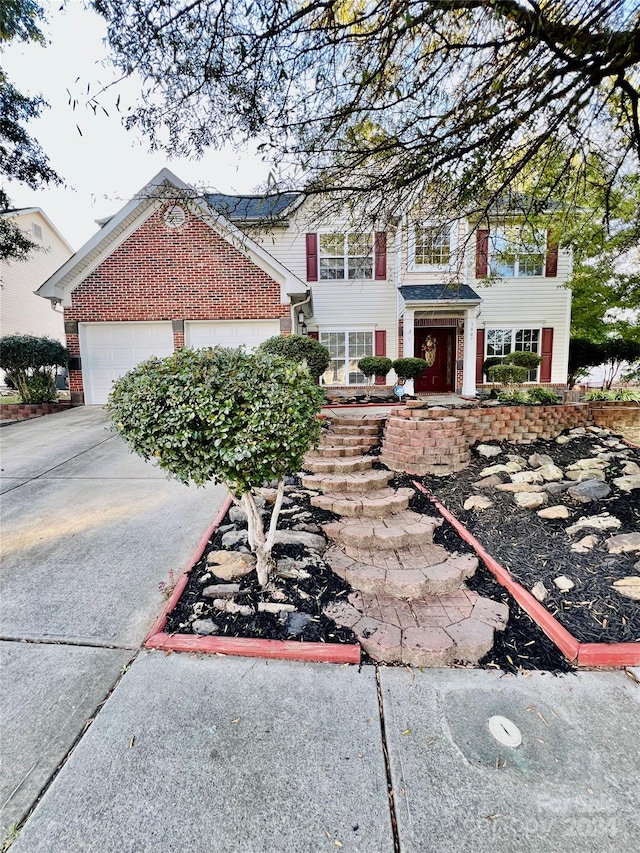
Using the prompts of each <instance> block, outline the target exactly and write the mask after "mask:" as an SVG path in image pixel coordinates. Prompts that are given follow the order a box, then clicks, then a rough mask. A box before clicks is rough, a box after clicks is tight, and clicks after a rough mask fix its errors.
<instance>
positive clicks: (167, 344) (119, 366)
mask: <svg viewBox="0 0 640 853" xmlns="http://www.w3.org/2000/svg"><path fill="white" fill-rule="evenodd" d="M79 330H80V354H81V357H82V378H83V383H84V396H85V402H86V403H87V405H103V404H104V403H106V402H107V397H108V396H109V392H110V391H111V386H112V385H113V383H114V381H115V380H116V379H118V378H119V377H120V376H123V375H124V374H125V373H127V372H128V371H129V370H131V369H132V368H134V367H135V366H136V365H137V364H139V363H140V362H141V361H145V360H146V359H148V358H151V357H152V356H158V357H160V358H162V357H163V356H167V355H171V353H172V352H173V332H172V330H171V323H80V325H79Z"/></svg>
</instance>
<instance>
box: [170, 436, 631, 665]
mask: <svg viewBox="0 0 640 853" xmlns="http://www.w3.org/2000/svg"><path fill="white" fill-rule="evenodd" d="M593 443H594V439H592V438H590V437H585V438H575V439H573V440H572V441H571V443H569V444H566V445H558V444H556V443H555V442H554V441H550V442H549V441H538V442H535V443H534V444H528V445H526V446H522V445H515V444H511V443H508V442H504V443H502V444H501V447H502V449H503V452H504V453H505V454H506V453H514V454H519V455H521V456H524V457H525V458H526V457H527V456H529V455H530V454H532V453H534V452H537V453H547V454H549V455H550V456H552V457H553V458H554V460H555V461H556V463H557V464H558V465H560V466H562V467H564V466H566V465H569V464H571V463H572V462H575V461H577V460H578V459H581V458H584V457H589V456H590V455H591V453H590V450H591V448H592V446H593ZM378 452H379V450H377V449H376V450H374V451H372V453H373V455H376V454H377V453H378ZM629 458H633V459H634V460H635V461H638V460H639V459H640V454H638V453H634V454H633V455H631V456H630V457H629ZM500 461H506V457H495V458H492V459H486V458H484V457H480V456H478V454H477V453H473V454H472V462H471V466H470V467H469V469H467V470H465V471H463V472H462V473H460V474H458V475H456V476H455V477H446V478H439V477H429V476H426V477H420V478H417V477H412V476H409V475H404V474H401V475H397V476H396V477H395V478H394V480H393V481H392V485H394V486H395V487H396V488H397V487H400V486H406V485H411V483H412V481H413V480H419V481H421V482H422V483H423V484H424V485H425V487H426V488H428V489H429V490H430V491H431V492H432V493H433V494H435V495H436V497H437V498H438V499H439V500H440V501H441V502H442V503H443V504H444V505H445V506H446V507H447V509H449V510H450V511H451V512H453V514H454V515H456V516H457V517H458V518H459V520H460V521H461V522H462V523H463V524H464V525H465V526H466V527H467V528H468V529H469V530H470V531H471V532H472V533H473V534H474V536H476V538H477V539H478V540H479V541H480V542H481V543H482V544H483V545H484V546H485V548H486V549H487V550H488V551H489V552H490V553H491V554H492V555H493V556H494V557H495V558H496V559H497V560H498V562H500V563H501V564H502V565H503V566H504V567H505V568H506V569H508V570H509V571H511V572H512V574H513V575H514V577H516V579H517V580H519V581H520V582H521V583H522V584H523V586H525V587H527V588H531V586H533V584H534V583H535V582H536V581H538V580H542V581H544V583H545V586H546V587H547V589H548V590H550V595H549V598H548V599H547V600H546V601H545V606H546V607H548V609H549V610H550V612H551V613H552V614H553V615H554V616H556V618H557V619H558V620H559V621H560V622H561V623H562V624H563V625H565V627H566V628H567V629H568V630H569V631H570V632H571V633H572V634H573V635H574V636H575V637H576V638H577V639H578V640H580V641H582V642H633V641H637V640H638V639H639V638H640V604H638V603H636V602H633V601H631V600H629V599H625V598H623V597H622V596H620V595H619V594H618V593H617V592H615V591H614V590H612V589H611V583H612V582H613V580H615V579H616V578H619V577H624V576H626V575H630V574H633V573H634V569H633V565H634V562H635V561H636V560H637V557H634V556H631V555H629V554H626V555H625V554H621V555H609V554H608V553H607V552H606V551H605V550H604V549H603V548H601V547H600V548H596V549H595V550H594V551H593V552H591V553H589V554H576V553H574V552H572V551H571V550H570V549H569V545H570V543H571V541H572V540H571V539H570V538H569V537H568V535H567V534H566V533H565V532H564V527H565V526H567V525H568V524H569V523H571V522H570V521H564V522H562V521H554V520H544V519H540V518H539V517H538V516H537V515H536V514H535V512H532V511H529V510H523V509H519V508H518V507H517V506H516V505H515V503H514V501H513V497H512V495H510V494H507V493H501V492H496V491H492V492H491V493H490V496H491V499H492V500H495V505H494V507H493V508H492V509H489V510H484V511H482V512H467V511H465V510H464V509H463V503H464V501H465V499H466V498H467V497H468V496H469V495H470V494H474V493H475V492H474V490H473V488H472V483H473V482H475V481H476V480H478V479H479V471H480V470H481V469H482V468H484V467H487V466H489V465H492V464H496V463H499V462H500ZM379 464H380V463H378V462H377V461H376V462H374V467H379ZM620 464H621V463H620ZM620 464H619V463H618V462H617V461H616V462H614V463H612V464H611V466H610V470H609V471H608V472H607V481H608V482H609V483H610V481H611V479H612V478H613V477H614V476H618V474H619V473H620V472H619V468H620ZM298 488H299V481H298V480H296V479H295V478H290V486H289V488H288V492H289V494H291V493H293V498H294V501H295V504H297V505H298V506H299V507H300V508H301V509H302V510H303V511H305V512H307V513H310V515H309V516H308V517H307V518H305V523H307V524H318V525H319V524H323V523H326V522H328V521H330V520H333V519H335V518H337V516H335V515H334V514H333V513H330V512H326V511H324V510H319V509H316V508H315V507H312V506H311V505H310V503H309V497H308V495H303V493H301V492H297V489H298ZM485 494H488V493H486V492H485ZM561 502H566V503H570V501H569V499H568V498H567V497H566V496H565V495H562V496H559V497H558V498H556V499H554V500H553V501H552V503H561ZM571 508H572V510H575V512H574V516H573V519H572V520H575V519H576V518H577V517H578V516H581V515H591V514H597V513H602V512H603V511H607V512H609V513H610V514H612V515H615V516H616V517H617V518H619V519H620V521H621V522H622V526H621V528H620V529H619V530H616V531H612V532H613V533H625V532H633V531H635V530H638V529H639V528H640V523H639V522H640V502H639V501H638V498H637V493H634V492H632V493H630V494H629V493H621V492H620V491H619V490H618V489H616V488H615V487H613V491H612V494H611V496H610V497H609V498H607V499H605V500H600V501H597V502H596V503H593V504H587V505H580V506H572V507H571ZM411 509H413V510H415V511H418V512H425V513H426V514H428V515H435V514H436V511H435V509H434V507H433V505H432V504H431V502H430V501H429V499H428V498H427V497H426V496H424V495H423V494H421V493H419V492H416V494H415V496H414V498H413V500H412V502H411ZM268 517H269V507H267V514H266V518H267V519H268ZM228 523H229V517H228V516H227V517H226V518H225V519H224V521H223V522H222V524H221V528H222V530H220V529H219V530H218V531H216V532H215V534H214V535H213V537H212V539H211V540H210V542H209V544H208V546H207V547H206V549H205V552H204V554H203V556H202V558H201V559H200V561H199V562H198V563H197V565H196V566H195V567H194V568H193V570H192V571H191V573H190V577H189V581H188V584H187V586H186V588H185V590H184V592H183V594H182V596H181V598H180V601H179V602H178V604H177V606H176V607H175V608H174V610H173V611H172V612H171V613H170V614H169V616H168V618H167V624H166V627H165V629H164V630H165V632H166V633H178V634H192V633H193V631H192V628H191V618H192V616H193V613H194V607H196V609H197V610H198V611H199V613H198V615H199V617H200V618H213V620H214V621H215V623H216V625H217V626H218V636H227V637H250V638H256V639H274V640H291V639H298V640H301V641H306V642H319V643H323V642H325V643H355V642H356V638H355V636H354V634H353V632H352V631H351V630H349V629H346V628H339V627H338V626H336V625H335V623H334V622H333V621H331V620H329V619H327V618H326V617H325V616H324V615H323V614H322V609H323V607H324V606H325V605H326V604H328V603H329V602H331V601H333V600H335V599H336V598H340V597H341V596H344V597H346V596H347V595H348V593H349V592H351V588H350V587H349V586H348V585H347V584H345V583H344V581H342V580H341V579H340V578H338V577H337V576H336V575H334V574H333V572H331V570H330V569H329V568H328V566H326V564H325V563H324V562H323V561H322V560H318V561H317V563H318V564H317V566H315V567H310V566H308V565H307V566H305V568H306V569H307V571H309V572H310V573H311V577H310V578H309V579H306V580H302V581H297V580H296V581H294V580H285V579H278V581H277V586H278V588H279V589H280V590H281V591H282V592H283V593H284V594H285V596H286V600H287V601H288V602H290V603H292V604H294V605H295V607H296V609H297V610H298V611H299V612H300V613H305V614H309V615H310V616H311V617H312V621H310V622H309V624H308V625H307V626H306V627H305V628H304V630H303V631H302V632H301V633H299V634H298V635H297V636H295V637H292V636H291V633H290V632H289V629H288V626H287V623H286V621H285V620H283V619H281V618H280V617H279V616H278V615H275V614H269V613H258V612H256V613H255V614H254V615H252V616H242V615H236V614H228V613H220V612H217V611H213V610H212V607H211V600H210V599H206V598H204V597H203V596H202V590H203V589H204V588H205V587H206V586H207V585H208V584H210V583H213V582H215V578H212V577H211V576H209V577H205V578H203V576H204V575H205V574H206V573H207V570H208V567H207V555H208V554H209V553H210V552H211V551H215V550H220V548H221V540H222V536H223V532H224V528H225V525H227V524H228ZM295 523H296V522H295V520H293V519H291V517H290V516H287V515H284V516H281V520H280V524H279V527H280V528H281V529H288V528H292V527H293V526H294V524H295ZM236 526H239V525H236ZM588 532H589V531H585V534H586V533H588ZM606 535H609V534H606ZM606 535H604V536H603V535H602V534H600V536H601V539H602V538H606ZM575 538H580V537H575ZM434 541H435V542H436V543H438V544H441V545H443V546H444V547H446V548H447V549H448V550H449V551H458V552H461V553H462V552H470V551H472V549H471V547H470V546H469V545H468V544H467V543H466V542H464V541H463V540H462V539H461V538H460V537H459V535H458V533H457V532H456V531H455V529H454V528H453V527H452V526H451V525H450V524H448V523H447V522H446V521H445V522H444V523H443V525H442V526H441V527H440V528H439V529H438V530H437V531H436V533H435V535H434ZM285 556H286V557H289V558H291V559H293V560H295V561H300V563H301V564H303V563H304V561H305V560H306V559H307V558H308V557H309V552H308V551H306V549H305V548H303V547H301V546H297V545H286V546H276V547H275V548H274V557H275V559H276V560H277V559H281V558H283V557H285ZM560 574H566V575H568V576H569V577H570V578H571V579H572V580H573V581H574V582H575V584H576V586H575V588H574V589H573V590H571V591H570V592H568V593H567V592H564V593H562V592H560V591H559V590H557V589H556V588H555V586H554V585H553V582H552V581H553V578H555V577H557V576H558V575H560ZM466 583H467V586H468V587H469V588H470V589H473V590H475V591H476V592H478V593H479V594H481V595H483V596H486V597H488V598H492V599H494V600H497V601H502V602H504V603H505V604H507V606H508V607H509V612H510V617H509V623H508V625H507V627H506V630H505V631H504V632H497V633H496V642H495V645H494V648H493V649H492V650H491V651H490V652H489V653H488V654H487V655H486V656H485V657H484V658H483V659H482V660H481V661H480V662H479V664H478V666H479V667H482V668H495V669H502V670H504V671H506V672H526V671H528V670H546V671H550V672H554V673H559V672H570V671H572V670H573V667H572V666H571V664H569V663H568V661H567V660H566V659H565V658H564V656H563V655H562V653H561V652H560V651H559V649H558V648H557V647H556V646H555V644H554V643H553V642H552V641H551V640H549V639H548V638H547V637H546V635H545V634H544V633H543V632H542V630H541V629H540V628H539V627H538V626H537V625H536V624H535V622H534V621H533V620H532V619H531V617H530V616H528V614H527V613H525V612H524V611H523V610H522V609H521V608H520V606H519V605H518V604H517V603H516V602H515V601H514V600H513V598H512V597H511V596H510V595H509V593H508V592H507V591H506V590H505V589H504V588H503V587H502V586H500V584H498V583H497V581H496V580H495V578H494V577H493V575H492V574H491V573H490V572H489V571H488V569H487V568H486V567H485V566H484V564H483V563H482V562H481V563H480V566H479V568H478V571H477V572H476V574H475V575H474V577H473V578H470V579H469V580H468V581H467V582H466ZM242 587H243V589H246V590H247V592H246V593H245V594H243V595H242V596H239V597H237V598H236V599H235V600H236V601H237V602H238V603H239V604H250V605H252V606H253V607H254V608H255V607H256V606H257V604H258V602H260V601H265V600H270V597H269V595H268V594H265V593H264V591H263V590H261V589H260V588H259V587H258V583H257V578H256V576H255V573H252V574H250V575H248V576H247V577H246V578H244V580H243V581H242ZM362 658H363V662H364V663H371V662H372V661H371V660H370V659H368V657H367V655H366V654H365V653H364V652H363V655H362Z"/></svg>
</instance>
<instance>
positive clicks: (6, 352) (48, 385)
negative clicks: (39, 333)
mask: <svg viewBox="0 0 640 853" xmlns="http://www.w3.org/2000/svg"><path fill="white" fill-rule="evenodd" d="M68 360H69V353H68V351H67V350H66V349H65V348H64V347H63V346H62V344H61V343H60V341H56V340H53V339H52V338H47V337H42V338H38V337H35V336H34V335H7V336H6V337H4V338H0V368H1V369H2V370H4V371H5V373H6V375H7V377H8V379H9V380H10V382H11V384H12V385H13V387H14V388H15V389H16V391H17V392H18V394H19V395H20V399H21V400H22V402H23V403H53V402H55V401H56V400H57V399H58V392H57V391H56V368H57V367H64V366H66V364H67V362H68Z"/></svg>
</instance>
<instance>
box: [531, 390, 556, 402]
mask: <svg viewBox="0 0 640 853" xmlns="http://www.w3.org/2000/svg"><path fill="white" fill-rule="evenodd" d="M527 398H528V399H527V402H528V403H538V404H540V405H553V404H555V403H559V402H560V397H558V395H557V394H555V393H554V392H553V391H550V390H549V389H548V388H530V389H529V391H528V392H527Z"/></svg>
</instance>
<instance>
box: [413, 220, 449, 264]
mask: <svg viewBox="0 0 640 853" xmlns="http://www.w3.org/2000/svg"><path fill="white" fill-rule="evenodd" d="M451 244H452V239H451V226H450V225H445V224H444V223H441V222H440V223H438V222H426V223H416V224H415V225H414V228H413V252H412V256H413V263H414V264H415V266H421V267H422V266H430V267H446V266H449V262H450V260H451V254H452V245H451Z"/></svg>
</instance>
